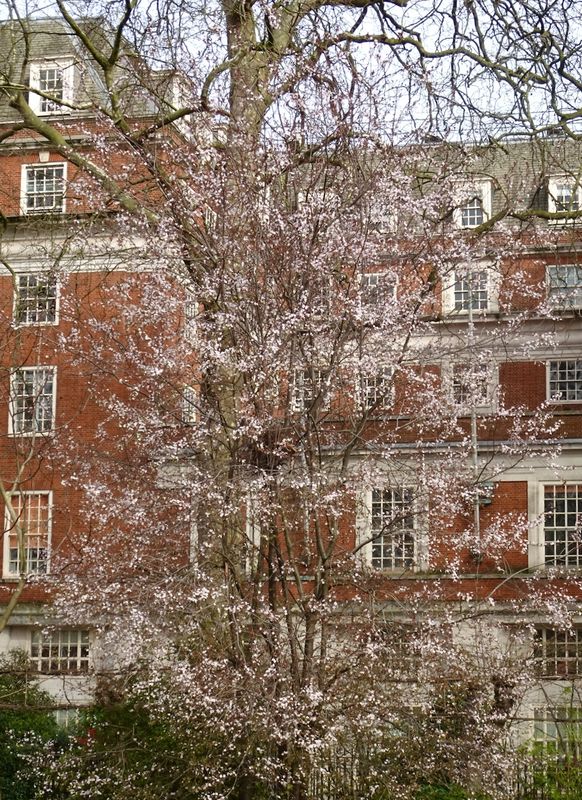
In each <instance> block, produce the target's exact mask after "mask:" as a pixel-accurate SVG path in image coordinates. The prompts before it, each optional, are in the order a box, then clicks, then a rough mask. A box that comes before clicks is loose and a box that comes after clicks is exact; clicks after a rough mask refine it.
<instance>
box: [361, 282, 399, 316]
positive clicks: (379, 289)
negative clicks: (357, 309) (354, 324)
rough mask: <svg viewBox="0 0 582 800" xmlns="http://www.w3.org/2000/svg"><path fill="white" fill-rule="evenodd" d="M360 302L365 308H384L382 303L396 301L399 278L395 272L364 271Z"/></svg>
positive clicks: (379, 309)
mask: <svg viewBox="0 0 582 800" xmlns="http://www.w3.org/2000/svg"><path fill="white" fill-rule="evenodd" d="M359 288H360V304H361V306H362V307H363V308H370V309H375V308H378V311H381V310H382V305H383V304H386V303H392V302H396V298H397V291H398V278H397V276H396V275H395V274H394V273H393V272H362V273H361V275H360V287H359Z"/></svg>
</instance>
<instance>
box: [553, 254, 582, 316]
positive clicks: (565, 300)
mask: <svg viewBox="0 0 582 800" xmlns="http://www.w3.org/2000/svg"><path fill="white" fill-rule="evenodd" d="M569 270H572V271H574V273H575V275H576V282H575V283H572V284H570V283H569V277H568V271H569ZM560 271H561V272H562V275H564V277H563V278H562V279H560V278H559V273H560ZM552 273H554V274H555V275H554V277H552ZM546 280H547V286H548V300H549V301H550V304H551V305H552V306H553V307H554V308H561V309H566V310H567V309H570V308H582V266H579V265H578V264H548V265H547V267H546ZM560 283H561V285H560Z"/></svg>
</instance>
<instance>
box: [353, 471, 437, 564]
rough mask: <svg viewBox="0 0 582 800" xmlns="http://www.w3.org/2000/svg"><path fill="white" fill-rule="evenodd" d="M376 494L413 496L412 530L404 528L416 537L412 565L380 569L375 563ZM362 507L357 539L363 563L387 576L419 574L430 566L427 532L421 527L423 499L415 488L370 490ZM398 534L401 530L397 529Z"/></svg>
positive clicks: (361, 500)
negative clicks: (374, 524) (407, 493)
mask: <svg viewBox="0 0 582 800" xmlns="http://www.w3.org/2000/svg"><path fill="white" fill-rule="evenodd" d="M375 492H410V493H411V515H412V527H410V528H402V530H403V531H405V532H408V533H410V534H412V536H413V539H414V542H413V547H414V555H413V559H412V563H411V564H410V565H409V566H404V565H402V566H399V565H396V566H391V567H390V566H388V567H381V566H376V565H375V564H374V561H375V560H376V559H377V557H378V556H377V555H376V554H375V546H374V545H375V544H376V545H377V544H378V542H376V543H375V542H374V537H373V503H374V499H375V498H374V494H375ZM359 506H360V509H361V513H359V514H358V522H357V538H358V547H359V549H360V552H361V554H362V560H363V562H364V563H365V564H366V565H367V566H368V567H369V568H370V569H373V570H374V571H377V572H383V573H386V574H398V575H400V574H403V573H410V572H419V571H421V570H423V569H425V568H426V565H427V546H426V531H425V530H424V526H423V525H422V524H421V514H420V511H421V498H420V497H419V495H418V493H417V491H416V489H415V487H413V486H410V485H406V486H394V485H391V486H377V487H374V488H371V489H367V490H365V491H364V492H362V494H361V497H360V502H359ZM395 531H398V528H396V529H395Z"/></svg>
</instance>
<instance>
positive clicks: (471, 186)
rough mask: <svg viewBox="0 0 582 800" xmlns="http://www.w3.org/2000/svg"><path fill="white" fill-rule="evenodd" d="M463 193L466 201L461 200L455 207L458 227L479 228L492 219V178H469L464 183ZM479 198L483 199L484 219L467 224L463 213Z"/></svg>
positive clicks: (463, 228) (454, 215) (466, 228)
mask: <svg viewBox="0 0 582 800" xmlns="http://www.w3.org/2000/svg"><path fill="white" fill-rule="evenodd" d="M462 194H463V195H464V202H461V203H460V204H459V206H458V207H457V208H455V211H454V214H453V217H454V222H455V225H456V227H457V228H461V229H462V230H471V229H472V228H478V227H479V226H480V225H483V223H484V222H487V220H489V219H491V215H492V198H493V191H492V184H491V181H490V180H487V179H486V178H478V179H471V178H467V181H466V183H465V184H464V185H463V191H462ZM477 198H479V199H480V201H481V209H482V212H483V219H482V221H481V222H478V223H475V224H467V223H466V220H464V219H463V215H464V213H465V212H466V211H467V210H468V208H469V206H470V204H471V203H472V202H473V201H474V200H475V199H477Z"/></svg>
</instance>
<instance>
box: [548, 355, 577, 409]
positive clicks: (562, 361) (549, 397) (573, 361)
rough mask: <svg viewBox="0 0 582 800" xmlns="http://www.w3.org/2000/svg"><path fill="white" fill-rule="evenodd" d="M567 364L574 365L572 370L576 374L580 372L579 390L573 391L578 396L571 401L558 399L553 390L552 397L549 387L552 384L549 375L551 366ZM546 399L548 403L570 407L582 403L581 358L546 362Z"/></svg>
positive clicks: (554, 359)
mask: <svg viewBox="0 0 582 800" xmlns="http://www.w3.org/2000/svg"><path fill="white" fill-rule="evenodd" d="M567 363H572V364H575V365H576V366H575V367H574V369H575V370H576V372H578V371H579V372H580V388H579V390H578V389H575V391H576V392H578V393H579V395H580V396H579V397H577V398H573V399H567V398H566V399H562V398H560V397H556V396H555V390H554V396H552V386H551V384H552V380H551V374H552V369H553V367H552V365H553V364H567ZM558 369H560V367H558ZM561 369H564V367H562V368H561ZM565 369H568V367H565ZM570 369H571V368H570ZM573 383H577V380H576V379H574V381H573ZM546 398H547V400H548V402H549V403H557V404H559V405H563V404H567V405H571V404H574V403H582V357H580V358H568V357H566V358H553V359H551V360H550V361H547V362H546Z"/></svg>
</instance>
